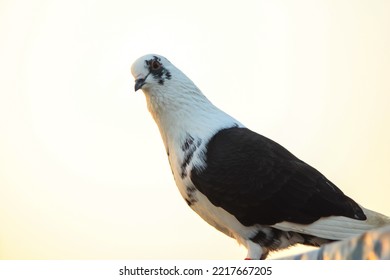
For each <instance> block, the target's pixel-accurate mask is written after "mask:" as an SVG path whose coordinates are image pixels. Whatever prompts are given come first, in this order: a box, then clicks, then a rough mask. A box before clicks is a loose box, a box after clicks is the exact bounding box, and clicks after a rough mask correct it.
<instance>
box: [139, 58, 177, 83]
mask: <svg viewBox="0 0 390 280" xmlns="http://www.w3.org/2000/svg"><path fill="white" fill-rule="evenodd" d="M145 64H146V66H147V68H148V69H149V73H150V74H152V76H153V78H154V79H156V80H158V84H160V85H164V82H165V80H166V79H167V80H170V79H171V78H172V75H171V72H170V71H168V70H167V69H166V68H165V67H164V65H163V64H162V63H161V58H159V57H158V56H153V58H152V59H149V60H145Z"/></svg>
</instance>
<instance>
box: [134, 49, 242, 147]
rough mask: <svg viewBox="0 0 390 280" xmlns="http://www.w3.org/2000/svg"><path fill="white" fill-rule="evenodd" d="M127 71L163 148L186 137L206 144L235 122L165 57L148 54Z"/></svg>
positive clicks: (237, 123)
mask: <svg viewBox="0 0 390 280" xmlns="http://www.w3.org/2000/svg"><path fill="white" fill-rule="evenodd" d="M131 72H132V74H133V76H134V78H135V79H136V84H135V90H138V89H142V91H143V92H144V94H145V96H146V101H147V105H148V109H149V111H150V113H151V114H152V116H153V118H154V120H155V121H156V123H157V125H158V127H159V129H160V133H161V136H162V138H163V141H164V144H165V146H166V148H168V147H170V146H171V145H172V144H173V143H172V142H175V143H176V145H177V144H179V143H181V142H182V141H183V140H184V139H185V137H186V136H188V134H191V135H192V136H193V137H199V138H201V139H202V140H204V141H207V140H208V139H209V138H210V137H211V136H212V135H214V134H215V133H216V132H217V131H218V130H220V129H222V128H226V127H231V126H233V125H235V124H236V125H238V126H242V125H241V124H240V123H239V122H238V121H237V120H235V119H234V118H232V117H231V116H229V115H227V114H226V113H225V112H223V111H221V110H220V109H218V108H217V107H216V106H214V105H213V104H212V103H211V102H210V101H209V100H208V99H207V98H206V96H204V95H203V93H202V92H201V91H200V90H199V88H198V87H197V86H196V85H195V84H194V83H193V82H192V81H191V80H190V79H189V78H188V77H187V76H186V75H185V74H184V73H183V72H182V71H180V70H179V69H178V68H176V67H175V66H174V65H173V64H172V63H171V62H169V60H167V59H166V58H165V57H163V56H160V55H155V54H149V55H145V56H142V57H140V58H139V59H137V60H136V61H135V62H134V63H133V65H132V67H131Z"/></svg>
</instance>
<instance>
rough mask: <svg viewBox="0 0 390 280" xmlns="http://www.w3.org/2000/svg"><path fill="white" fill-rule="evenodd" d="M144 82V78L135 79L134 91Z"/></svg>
mask: <svg viewBox="0 0 390 280" xmlns="http://www.w3.org/2000/svg"><path fill="white" fill-rule="evenodd" d="M144 84H145V79H137V80H135V85H134V91H137V90H139V89H141V88H142V86H143V85H144Z"/></svg>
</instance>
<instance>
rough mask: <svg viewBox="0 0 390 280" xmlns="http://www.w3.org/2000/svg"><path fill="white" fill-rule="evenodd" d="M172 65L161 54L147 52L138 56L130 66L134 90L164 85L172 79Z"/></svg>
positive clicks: (147, 89)
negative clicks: (147, 53)
mask: <svg viewBox="0 0 390 280" xmlns="http://www.w3.org/2000/svg"><path fill="white" fill-rule="evenodd" d="M172 70H174V66H173V65H172V64H171V63H170V62H169V61H168V59H166V58H165V57H163V56H160V55H154V54H149V55H145V56H143V57H140V58H138V59H137V60H136V61H135V62H134V64H133V65H132V67H131V73H132V74H133V76H134V78H135V86H134V90H135V91H137V90H139V89H143V90H144V91H145V90H146V91H149V90H150V89H154V88H158V87H162V86H164V85H165V84H166V83H167V82H168V81H169V80H171V79H172V74H171V72H172Z"/></svg>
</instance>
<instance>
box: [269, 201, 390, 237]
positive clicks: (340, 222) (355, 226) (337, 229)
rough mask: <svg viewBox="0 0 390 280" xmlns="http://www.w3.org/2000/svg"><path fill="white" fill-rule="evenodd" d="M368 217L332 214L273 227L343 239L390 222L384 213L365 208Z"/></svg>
mask: <svg viewBox="0 0 390 280" xmlns="http://www.w3.org/2000/svg"><path fill="white" fill-rule="evenodd" d="M362 209H363V211H364V213H365V214H366V216H367V219H366V220H364V221H360V220H355V219H351V218H347V217H342V216H330V217H326V218H321V219H319V220H317V221H315V222H314V223H312V224H308V225H302V224H296V223H290V222H282V223H278V224H275V225H273V226H272V227H274V228H277V229H281V230H284V231H295V232H299V233H304V234H309V235H314V236H318V237H322V238H326V239H332V240H342V239H346V238H350V237H351V236H355V235H360V234H362V233H364V232H366V231H367V230H370V229H374V228H378V227H382V226H385V225H388V224H390V219H389V218H388V217H386V216H384V215H382V214H379V213H377V212H374V211H371V210H368V209H365V208H363V207H362Z"/></svg>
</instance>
